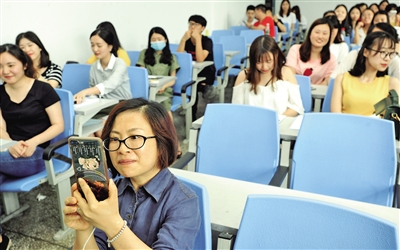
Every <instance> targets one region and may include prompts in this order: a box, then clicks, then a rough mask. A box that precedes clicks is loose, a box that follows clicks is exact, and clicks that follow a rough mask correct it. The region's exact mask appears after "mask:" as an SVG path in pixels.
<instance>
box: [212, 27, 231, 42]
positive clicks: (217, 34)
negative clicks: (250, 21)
mask: <svg viewBox="0 0 400 250" xmlns="http://www.w3.org/2000/svg"><path fill="white" fill-rule="evenodd" d="M233 35H234V33H233V30H213V31H212V33H211V37H210V38H211V40H212V41H213V43H219V42H220V39H221V37H222V36H233Z"/></svg>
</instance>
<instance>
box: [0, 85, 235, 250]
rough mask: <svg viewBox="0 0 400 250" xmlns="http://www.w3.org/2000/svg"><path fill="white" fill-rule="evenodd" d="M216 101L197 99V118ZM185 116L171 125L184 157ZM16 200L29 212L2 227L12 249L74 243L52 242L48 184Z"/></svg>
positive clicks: (54, 219) (53, 213)
mask: <svg viewBox="0 0 400 250" xmlns="http://www.w3.org/2000/svg"><path fill="white" fill-rule="evenodd" d="M231 93H232V88H231V85H230V88H227V89H226V94H225V102H230V100H231V96H232V94H231ZM217 100H218V99H217V98H216V99H215V100H213V101H206V100H204V99H203V98H202V97H200V99H199V106H198V112H197V117H201V116H202V115H203V114H204V109H205V106H206V105H207V103H210V102H217ZM184 120H185V118H184V116H180V115H179V110H178V111H177V112H175V113H174V122H175V126H176V128H177V131H178V136H179V139H180V142H181V147H182V151H183V153H185V152H186V151H187V144H183V143H182V141H183V139H184V137H185V130H184V127H183V125H184ZM38 194H41V195H45V196H46V198H45V199H43V200H41V201H38V200H37V199H36V197H37V195H38ZM19 199H20V203H21V204H29V205H30V208H29V209H28V210H26V211H25V212H24V213H23V214H22V215H20V216H18V217H17V218H13V219H11V220H10V221H8V222H6V223H4V224H3V225H2V227H3V230H4V231H5V234H6V235H7V236H9V237H10V238H11V240H12V247H11V249H18V250H19V249H21V250H22V249H27V250H31V249H41V250H50V249H69V248H70V247H71V246H72V244H73V241H74V238H75V237H74V233H73V232H71V233H70V234H69V235H68V236H66V237H65V238H64V239H62V240H60V241H54V240H53V235H54V234H55V233H56V232H57V231H58V229H59V225H60V222H59V217H58V215H59V213H58V206H57V199H56V192H55V191H54V190H53V189H52V188H51V186H49V185H47V184H42V185H40V186H39V187H37V188H35V189H33V190H31V191H30V192H28V193H20V194H19Z"/></svg>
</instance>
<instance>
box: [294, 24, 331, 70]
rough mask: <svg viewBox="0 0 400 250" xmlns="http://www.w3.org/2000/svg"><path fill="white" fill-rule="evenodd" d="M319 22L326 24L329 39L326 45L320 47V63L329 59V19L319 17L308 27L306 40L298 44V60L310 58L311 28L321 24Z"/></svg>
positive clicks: (304, 60) (305, 60) (306, 60)
mask: <svg viewBox="0 0 400 250" xmlns="http://www.w3.org/2000/svg"><path fill="white" fill-rule="evenodd" d="M321 24H326V25H328V27H329V39H328V42H327V43H326V45H325V46H324V47H323V48H322V50H321V53H320V55H321V64H324V63H326V62H327V61H329V60H330V59H331V51H330V50H329V46H330V41H331V36H332V27H331V25H330V23H329V21H328V20H327V19H326V18H319V19H317V20H315V21H314V22H313V23H312V24H311V26H310V28H309V29H308V32H307V36H306V40H305V41H304V42H303V43H302V44H301V46H300V50H299V53H300V60H301V61H302V62H308V61H309V60H310V56H311V48H312V44H311V39H310V36H311V33H312V31H313V29H314V28H315V27H316V26H317V25H321Z"/></svg>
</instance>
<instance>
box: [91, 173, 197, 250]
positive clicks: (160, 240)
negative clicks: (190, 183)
mask: <svg viewBox="0 0 400 250" xmlns="http://www.w3.org/2000/svg"><path fill="white" fill-rule="evenodd" d="M116 185H117V187H118V201H119V212H120V215H121V217H122V218H123V219H124V220H126V221H127V226H128V227H129V228H130V229H131V230H132V231H133V232H134V233H135V234H136V236H137V237H139V239H141V240H142V241H143V242H144V243H146V245H148V246H149V247H151V248H153V249H192V248H193V246H194V240H195V238H196V236H197V232H198V230H199V227H200V212H199V204H198V198H197V196H196V194H195V193H194V192H193V191H192V190H191V189H190V188H189V187H187V186H186V185H184V184H183V183H181V182H180V181H179V180H178V179H177V178H176V177H175V176H174V175H173V174H172V173H171V172H170V171H169V169H167V168H165V169H162V170H161V171H160V172H159V173H158V174H157V175H156V176H154V178H153V179H151V180H150V181H149V182H148V183H147V184H146V185H144V186H143V187H140V188H139V190H138V192H137V193H136V192H135V189H134V188H133V185H132V183H131V181H130V179H129V178H121V179H118V180H116ZM94 236H95V239H96V242H97V245H98V246H99V248H100V249H109V248H108V247H107V235H106V234H105V233H104V232H103V231H101V230H99V229H96V231H95V233H94ZM112 237H113V236H112ZM111 249H114V248H113V247H112V246H111Z"/></svg>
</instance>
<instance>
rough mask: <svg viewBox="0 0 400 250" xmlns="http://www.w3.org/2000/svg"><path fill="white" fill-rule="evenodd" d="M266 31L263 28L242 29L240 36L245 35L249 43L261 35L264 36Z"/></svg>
mask: <svg viewBox="0 0 400 250" xmlns="http://www.w3.org/2000/svg"><path fill="white" fill-rule="evenodd" d="M263 35H264V31H263V30H242V31H240V36H243V37H244V38H245V41H246V45H247V44H252V43H253V41H254V40H255V39H256V38H257V37H259V36H263Z"/></svg>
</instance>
